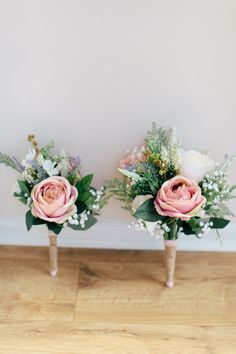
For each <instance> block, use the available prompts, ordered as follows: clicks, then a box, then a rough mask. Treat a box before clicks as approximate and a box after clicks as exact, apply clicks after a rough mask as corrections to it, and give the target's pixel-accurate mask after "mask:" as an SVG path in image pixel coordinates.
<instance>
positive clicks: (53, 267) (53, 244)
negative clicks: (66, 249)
mask: <svg viewBox="0 0 236 354" xmlns="http://www.w3.org/2000/svg"><path fill="white" fill-rule="evenodd" d="M48 238H49V262H50V275H51V276H52V277H55V276H56V275H57V272H58V263H57V236H56V234H54V232H53V231H51V230H48Z"/></svg>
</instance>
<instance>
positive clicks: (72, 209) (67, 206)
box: [31, 176, 78, 224]
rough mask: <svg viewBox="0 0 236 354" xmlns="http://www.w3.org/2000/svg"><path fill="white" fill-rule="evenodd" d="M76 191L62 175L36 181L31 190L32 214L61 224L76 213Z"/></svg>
mask: <svg viewBox="0 0 236 354" xmlns="http://www.w3.org/2000/svg"><path fill="white" fill-rule="evenodd" d="M77 197H78V191H77V189H76V188H75V187H73V186H71V185H70V183H69V182H68V180H67V179H66V178H64V177H59V176H53V177H49V178H46V179H45V180H43V181H42V182H40V183H38V184H37V185H36V186H35V187H34V188H33V190H32V192H31V198H32V201H33V206H32V209H31V212H32V214H33V215H34V216H35V217H37V218H40V219H43V220H46V221H50V222H55V223H57V224H63V223H64V222H65V221H66V220H68V218H69V217H70V216H71V215H73V214H74V213H76V211H77V207H76V205H75V201H76V199H77Z"/></svg>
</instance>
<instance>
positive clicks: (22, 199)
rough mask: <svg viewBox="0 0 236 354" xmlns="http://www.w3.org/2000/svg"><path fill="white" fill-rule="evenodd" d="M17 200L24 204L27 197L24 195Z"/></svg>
mask: <svg viewBox="0 0 236 354" xmlns="http://www.w3.org/2000/svg"><path fill="white" fill-rule="evenodd" d="M19 201H20V202H21V203H23V204H25V205H27V199H26V198H25V197H20V198H19Z"/></svg>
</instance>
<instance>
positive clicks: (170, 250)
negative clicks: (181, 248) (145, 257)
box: [165, 240, 176, 288]
mask: <svg viewBox="0 0 236 354" xmlns="http://www.w3.org/2000/svg"><path fill="white" fill-rule="evenodd" d="M175 259H176V240H165V268H166V286H167V287H168V288H173V286H174V277H175Z"/></svg>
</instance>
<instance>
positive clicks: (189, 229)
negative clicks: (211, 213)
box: [181, 219, 195, 235]
mask: <svg viewBox="0 0 236 354" xmlns="http://www.w3.org/2000/svg"><path fill="white" fill-rule="evenodd" d="M190 220H191V219H190ZM181 226H182V228H183V233H184V234H185V235H194V234H195V232H194V231H193V229H192V227H191V224H190V223H188V222H183V223H182V224H181Z"/></svg>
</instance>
